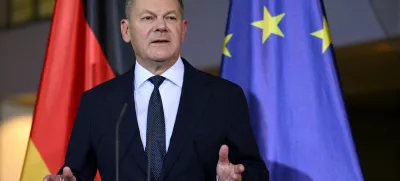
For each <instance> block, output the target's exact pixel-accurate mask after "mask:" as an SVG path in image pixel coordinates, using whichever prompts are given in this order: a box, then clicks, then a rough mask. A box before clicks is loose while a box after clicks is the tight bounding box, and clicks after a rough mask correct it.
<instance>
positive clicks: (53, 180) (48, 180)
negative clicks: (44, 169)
mask: <svg viewBox="0 0 400 181" xmlns="http://www.w3.org/2000/svg"><path fill="white" fill-rule="evenodd" d="M61 180H62V179H61V176H60V175H47V176H46V177H44V178H43V181H61Z"/></svg>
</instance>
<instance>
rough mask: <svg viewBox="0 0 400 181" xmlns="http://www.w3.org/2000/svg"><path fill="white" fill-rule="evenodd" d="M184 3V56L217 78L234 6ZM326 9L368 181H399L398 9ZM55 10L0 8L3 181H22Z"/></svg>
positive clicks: (339, 3)
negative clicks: (23, 165)
mask: <svg viewBox="0 0 400 181" xmlns="http://www.w3.org/2000/svg"><path fill="white" fill-rule="evenodd" d="M184 3H185V15H186V18H187V19H188V20H189V30H188V35H187V39H186V42H185V45H184V46H183V52H182V56H183V57H186V58H188V59H189V60H191V63H192V64H193V65H194V66H196V67H197V68H200V69H202V70H205V71H208V72H211V73H213V74H215V75H218V73H219V72H218V70H219V66H220V62H221V48H222V44H223V39H224V32H225V25H226V18H227V12H228V5H229V0H185V1H184ZM324 3H325V9H326V12H327V18H328V22H329V25H330V32H331V35H332V41H333V46H334V48H335V51H336V58H337V65H338V71H339V74H340V78H341V83H342V88H343V91H344V99H345V103H346V108H347V111H348V115H349V121H350V124H351V128H352V134H353V137H354V142H355V145H356V149H357V153H358V156H359V159H360V164H361V168H362V171H363V174H364V178H365V180H393V181H396V180H400V57H399V56H400V1H398V0H324ZM53 5H54V0H0V181H15V180H19V173H20V172H21V168H22V163H23V159H24V154H25V149H26V145H27V140H28V137H29V131H30V127H31V120H32V113H33V108H34V103H35V95H36V91H37V88H38V84H39V81H40V75H41V71H42V65H43V59H44V55H45V51H46V45H47V38H48V33H49V27H50V21H51V16H52V13H53ZM205 52H206V53H205Z"/></svg>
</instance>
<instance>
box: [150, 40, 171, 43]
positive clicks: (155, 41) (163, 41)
mask: <svg viewBox="0 0 400 181" xmlns="http://www.w3.org/2000/svg"><path fill="white" fill-rule="evenodd" d="M151 43H170V41H169V40H168V39H157V40H153V41H151Z"/></svg>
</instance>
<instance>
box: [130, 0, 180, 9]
mask: <svg viewBox="0 0 400 181" xmlns="http://www.w3.org/2000/svg"><path fill="white" fill-rule="evenodd" d="M179 9H180V5H179V2H178V0H133V8H132V10H133V11H134V12H135V11H136V12H141V11H152V12H165V11H177V12H179Z"/></svg>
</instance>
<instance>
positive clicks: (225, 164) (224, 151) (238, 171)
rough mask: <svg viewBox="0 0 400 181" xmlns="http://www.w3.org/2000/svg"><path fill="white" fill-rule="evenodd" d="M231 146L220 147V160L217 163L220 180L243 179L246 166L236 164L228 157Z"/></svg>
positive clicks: (233, 180)
mask: <svg viewBox="0 0 400 181" xmlns="http://www.w3.org/2000/svg"><path fill="white" fill-rule="evenodd" d="M228 153H229V148H228V146H226V145H222V146H221V148H220V149H219V160H218V164H217V175H218V180H219V181H241V180H242V173H243V172H244V166H243V165H242V164H238V165H234V164H232V163H231V162H229V159H228Z"/></svg>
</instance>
